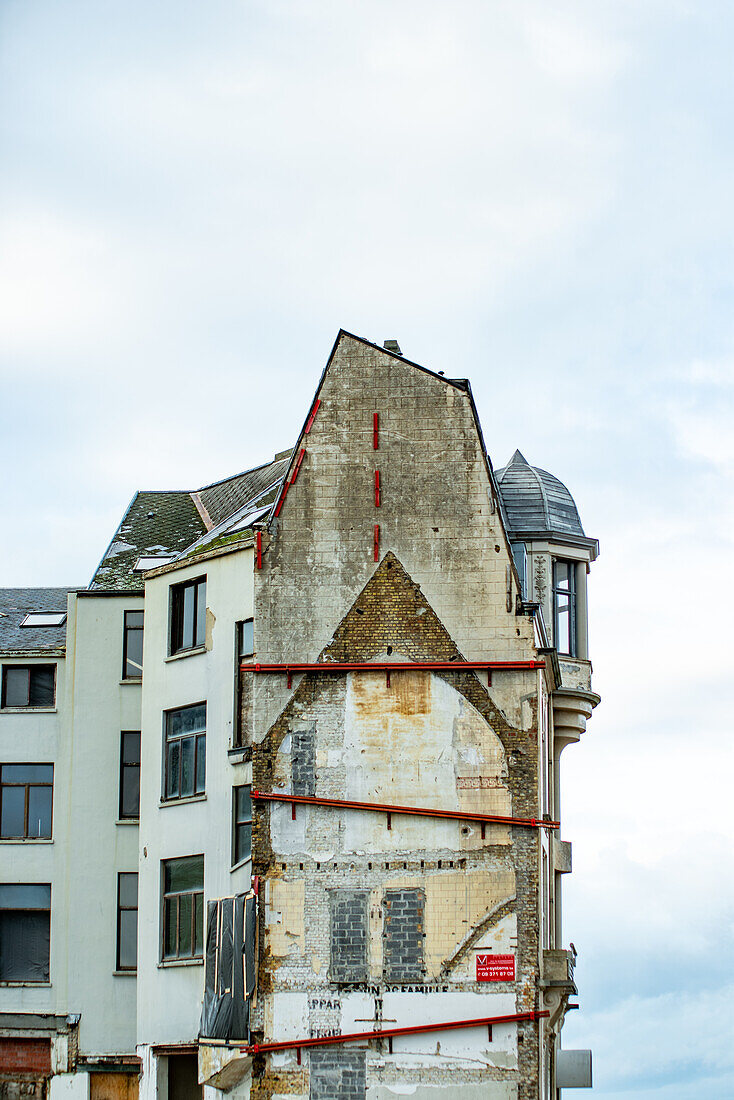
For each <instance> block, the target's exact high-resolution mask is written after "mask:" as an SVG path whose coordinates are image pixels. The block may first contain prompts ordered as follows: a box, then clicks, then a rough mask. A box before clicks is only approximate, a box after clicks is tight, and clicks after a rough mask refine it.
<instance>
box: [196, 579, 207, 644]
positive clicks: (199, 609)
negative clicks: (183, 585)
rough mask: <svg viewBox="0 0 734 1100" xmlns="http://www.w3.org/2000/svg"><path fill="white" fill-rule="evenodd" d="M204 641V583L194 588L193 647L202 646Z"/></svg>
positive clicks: (200, 582)
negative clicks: (194, 624)
mask: <svg viewBox="0 0 734 1100" xmlns="http://www.w3.org/2000/svg"><path fill="white" fill-rule="evenodd" d="M205 640H206V581H199V583H198V584H197V586H196V631H195V634H194V641H193V644H194V645H203V644H204V642H205Z"/></svg>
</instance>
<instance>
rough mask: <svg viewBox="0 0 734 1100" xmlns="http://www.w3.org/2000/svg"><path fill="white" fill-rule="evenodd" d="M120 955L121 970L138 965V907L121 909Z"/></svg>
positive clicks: (131, 968)
mask: <svg viewBox="0 0 734 1100" xmlns="http://www.w3.org/2000/svg"><path fill="white" fill-rule="evenodd" d="M136 877H137V876H136ZM118 956H119V957H118V966H119V967H120V969H121V970H134V969H135V968H136V966H137V965H138V911H137V909H122V910H121V911H120V943H119V948H118Z"/></svg>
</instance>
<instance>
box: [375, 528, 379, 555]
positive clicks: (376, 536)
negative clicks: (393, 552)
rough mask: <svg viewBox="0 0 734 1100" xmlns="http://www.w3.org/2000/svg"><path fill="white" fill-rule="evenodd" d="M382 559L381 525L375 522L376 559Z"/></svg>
mask: <svg viewBox="0 0 734 1100" xmlns="http://www.w3.org/2000/svg"><path fill="white" fill-rule="evenodd" d="M379 560H380V525H379V523H376V524H375V561H379Z"/></svg>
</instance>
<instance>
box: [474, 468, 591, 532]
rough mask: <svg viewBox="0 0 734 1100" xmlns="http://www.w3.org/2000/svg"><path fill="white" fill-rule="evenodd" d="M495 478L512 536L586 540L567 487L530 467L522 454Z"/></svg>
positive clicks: (555, 478)
mask: <svg viewBox="0 0 734 1100" xmlns="http://www.w3.org/2000/svg"><path fill="white" fill-rule="evenodd" d="M495 476H496V478H497V482H498V485H499V489H500V493H501V494H502V500H503V502H504V505H505V511H506V514H507V520H508V522H509V525H510V529H511V531H512V534H513V535H530V534H540V533H541V532H545V531H547V532H549V533H554V534H558V535H581V536H582V537H584V529H583V527H582V526H581V520H580V518H579V513H578V509H577V507H576V504H575V503H574V499H573V497H572V496H571V494H570V493H569V491H568V489H567V488H566V486H565V485H564V484H563V482H562V481H559V480H558V478H557V477H554V476H553V474H549V473H548V471H547V470H541V469H540V468H539V467H537V466H531V465H530V463H529V462H528V461H527V459H526V458H525V457H524V455H522V454H521V453H520V451H515V453H514V455H513V456H512V458H511V459H510V461H509V462H508V464H507V465H506V466H505V467H504V468H503V469H501V470H497V471H496V474H495Z"/></svg>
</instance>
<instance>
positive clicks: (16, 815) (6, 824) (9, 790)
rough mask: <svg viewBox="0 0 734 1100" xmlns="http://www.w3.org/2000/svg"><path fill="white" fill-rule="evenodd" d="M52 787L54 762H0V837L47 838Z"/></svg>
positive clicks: (6, 838) (48, 837)
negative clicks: (1, 763) (0, 763)
mask: <svg viewBox="0 0 734 1100" xmlns="http://www.w3.org/2000/svg"><path fill="white" fill-rule="evenodd" d="M53 789H54V766H53V764H3V765H1V766H0V837H2V839H3V840H14V839H18V840H26V839H31V838H35V839H39V838H41V837H42V838H44V839H45V840H48V839H50V837H51V806H52V802H53Z"/></svg>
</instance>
